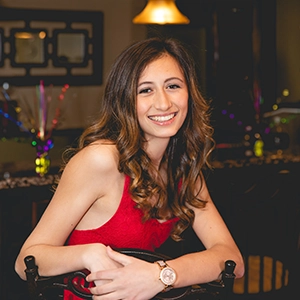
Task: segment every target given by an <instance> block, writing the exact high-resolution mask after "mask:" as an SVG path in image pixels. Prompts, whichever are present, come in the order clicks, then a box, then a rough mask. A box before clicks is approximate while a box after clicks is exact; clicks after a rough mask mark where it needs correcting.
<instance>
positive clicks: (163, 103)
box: [154, 91, 172, 110]
mask: <svg viewBox="0 0 300 300" xmlns="http://www.w3.org/2000/svg"><path fill="white" fill-rule="evenodd" d="M171 106H172V102H171V99H170V96H169V95H168V94H167V93H166V92H165V91H157V93H156V95H155V100H154V107H155V108H156V109H158V110H168V109H169V108H170V107H171Z"/></svg>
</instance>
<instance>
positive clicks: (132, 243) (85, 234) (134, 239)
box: [64, 175, 179, 300]
mask: <svg viewBox="0 0 300 300" xmlns="http://www.w3.org/2000/svg"><path fill="white" fill-rule="evenodd" d="M129 184H130V177H129V176H127V175H126V176H125V183H124V190H123V195H122V198H121V201H120V205H119V207H118V209H117V211H116V212H115V214H114V215H113V216H112V217H111V218H110V220H108V221H107V222H106V223H105V224H103V225H102V226H100V227H99V228H96V229H89V230H74V231H73V232H72V233H71V235H70V237H69V239H68V241H67V244H68V245H79V244H89V243H102V244H104V245H106V246H111V247H112V248H138V249H143V250H150V251H154V250H155V249H156V248H158V247H160V246H161V245H162V244H163V243H164V242H165V241H166V240H167V238H168V237H169V236H170V233H171V231H172V229H173V226H174V224H175V223H176V222H177V221H178V220H179V218H172V219H170V220H167V221H165V222H162V223H160V222H158V221H157V220H156V219H149V220H147V221H145V222H143V221H142V217H143V212H142V211H141V210H140V209H138V208H136V203H135V202H134V201H133V200H132V199H131V197H130V194H129ZM64 299H65V300H66V299H68V300H71V299H72V300H79V299H81V298H78V297H77V296H75V295H74V294H72V293H69V292H68V291H66V292H65V296H64Z"/></svg>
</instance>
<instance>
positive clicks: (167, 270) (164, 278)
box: [156, 260, 176, 292]
mask: <svg viewBox="0 0 300 300" xmlns="http://www.w3.org/2000/svg"><path fill="white" fill-rule="evenodd" d="M156 263H157V264H158V265H159V267H160V274H159V280H160V281H161V282H162V283H163V284H164V285H165V288H164V289H163V290H162V292H168V291H169V290H171V289H172V288H173V284H174V282H175V280H176V273H175V271H174V270H173V269H172V268H171V267H170V266H169V265H167V263H166V262H165V261H163V260H158V261H156Z"/></svg>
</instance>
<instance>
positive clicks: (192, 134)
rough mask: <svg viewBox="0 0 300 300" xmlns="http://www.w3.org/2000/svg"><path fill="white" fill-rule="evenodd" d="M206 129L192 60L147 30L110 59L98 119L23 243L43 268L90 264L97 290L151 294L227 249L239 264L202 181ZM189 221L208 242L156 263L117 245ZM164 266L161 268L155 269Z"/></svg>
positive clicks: (139, 242)
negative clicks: (198, 249)
mask: <svg viewBox="0 0 300 300" xmlns="http://www.w3.org/2000/svg"><path fill="white" fill-rule="evenodd" d="M212 133H213V130H212V128H211V126H210V124H209V105H208V103H207V102H206V101H205V100H204V99H203V97H202V96H201V94H200V92H199V89H198V85H197V77H196V73H195V66H194V62H193V60H192V58H191V56H190V55H189V53H188V51H187V50H186V48H184V47H183V45H181V43H179V42H178V41H175V40H173V39H159V38H151V39H147V40H144V41H140V42H137V43H135V44H133V45H131V46H130V47H128V48H127V49H125V50H124V51H123V52H122V53H121V54H120V56H119V57H118V58H117V59H116V61H115V63H114V65H113V67H112V70H111V72H110V75H109V76H108V81H107V84H106V88H105V92H104V96H103V99H102V103H101V108H100V113H99V118H98V120H97V121H96V122H95V123H94V124H93V125H91V126H90V127H88V128H87V129H86V130H85V132H84V133H83V135H82V136H81V138H80V141H79V147H78V149H76V151H75V153H74V155H72V156H71V158H70V159H69V160H68V161H67V163H66V166H65V168H64V170H63V173H62V176H61V179H60V182H59V184H58V186H57V189H56V191H55V194H54V196H53V198H52V200H51V202H50V204H49V206H48V208H47V209H46V211H45V213H44V214H43V216H42V218H41V220H40V222H39V223H38V225H37V226H36V227H35V229H34V230H33V232H32V233H31V235H30V236H29V237H28V239H27V240H26V242H25V243H24V245H23V247H22V249H21V251H20V254H19V256H18V258H17V260H16V271H17V273H18V274H19V275H20V277H21V278H23V279H25V273H24V269H25V266H24V262H23V260H24V257H25V256H27V255H34V256H35V258H36V261H37V264H38V267H39V273H40V275H44V276H51V275H57V274H61V273H66V272H70V271H74V270H80V269H85V268H86V269H88V270H90V271H91V274H90V275H89V276H88V280H89V281H91V282H94V284H95V286H94V287H92V288H91V289H90V290H91V293H92V294H93V295H94V299H151V298H152V297H153V296H155V295H156V294H157V293H159V292H161V291H162V290H164V289H165V288H169V286H170V287H175V288H177V287H184V286H188V285H191V284H196V283H204V282H209V281H212V280H215V279H217V278H218V277H219V275H220V273H221V271H222V270H223V268H224V262H225V261H226V260H228V259H231V260H234V261H235V262H236V268H235V274H236V277H237V278H239V277H241V276H242V275H243V273H244V264H243V259H242V256H241V253H240V251H239V250H238V248H237V246H236V244H235V242H234V240H233V238H232V236H231V234H230V232H229V231H228V229H227V227H226V225H225V223H224V222H223V220H222V218H221V216H220V214H219V213H218V211H217V209H216V207H215V205H214V203H213V201H212V199H211V197H210V195H209V192H208V190H207V187H206V184H205V180H204V177H203V175H202V169H203V168H204V167H205V166H206V165H209V163H208V161H207V158H208V156H209V154H210V152H211V150H212V145H213V140H212ZM190 225H191V226H192V227H193V229H194V231H195V233H196V234H197V236H198V237H199V239H200V240H201V242H202V243H203V245H204V246H205V250H204V251H201V252H196V253H189V254H185V255H183V256H180V257H178V258H176V259H171V260H168V261H167V262H166V263H167V265H168V266H170V267H171V269H169V271H170V273H171V274H169V275H171V280H170V281H167V279H168V278H160V274H161V273H160V269H164V267H165V265H164V263H162V266H159V265H158V264H156V263H149V262H145V261H143V260H140V259H137V258H134V257H131V256H127V255H125V254H121V253H119V252H117V251H115V250H113V249H116V248H140V249H146V250H155V249H156V248H158V247H159V246H161V245H162V244H163V243H164V242H165V241H166V239H167V238H168V237H169V236H171V237H172V238H173V239H174V240H175V241H178V240H180V235H181V234H182V232H183V231H184V230H185V229H186V228H187V227H188V226H190ZM161 276H163V275H161Z"/></svg>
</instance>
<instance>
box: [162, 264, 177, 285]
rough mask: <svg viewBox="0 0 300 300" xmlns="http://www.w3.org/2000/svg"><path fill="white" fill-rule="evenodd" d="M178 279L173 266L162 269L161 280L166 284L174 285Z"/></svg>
mask: <svg viewBox="0 0 300 300" xmlns="http://www.w3.org/2000/svg"><path fill="white" fill-rule="evenodd" d="M175 280H176V274H175V272H174V270H173V269H172V268H169V267H166V268H164V269H163V270H162V271H161V281H162V282H163V283H164V284H166V285H172V284H173V283H174V282H175Z"/></svg>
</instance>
